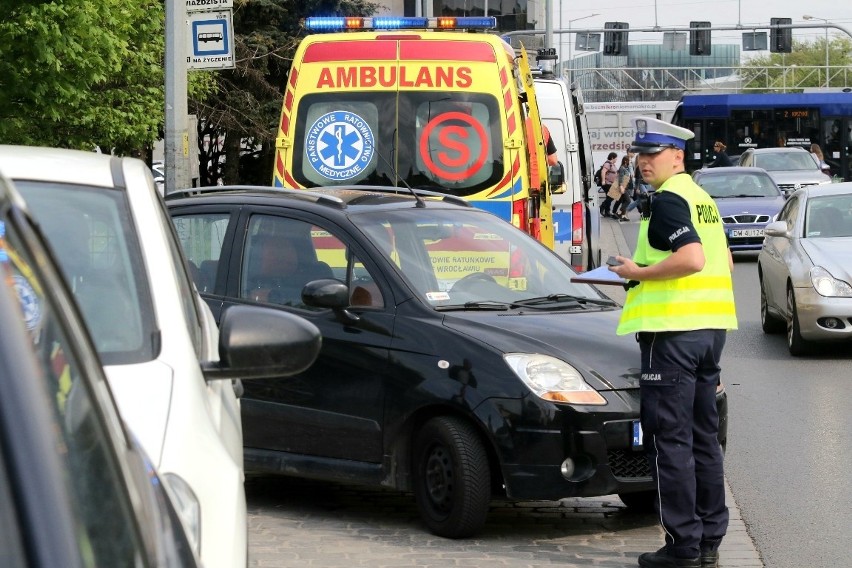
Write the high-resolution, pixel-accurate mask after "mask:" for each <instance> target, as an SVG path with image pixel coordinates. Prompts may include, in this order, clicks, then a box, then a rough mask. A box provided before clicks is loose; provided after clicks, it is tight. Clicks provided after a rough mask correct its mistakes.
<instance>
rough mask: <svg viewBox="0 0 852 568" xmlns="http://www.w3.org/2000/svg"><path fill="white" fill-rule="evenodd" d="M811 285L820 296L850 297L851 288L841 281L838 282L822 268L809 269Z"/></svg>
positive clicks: (851, 293)
mask: <svg viewBox="0 0 852 568" xmlns="http://www.w3.org/2000/svg"><path fill="white" fill-rule="evenodd" d="M811 284H813V287H814V290H816V291H817V293H818V294H819V295H820V296H826V297H829V298H831V297H842V298H849V297H852V286H850V285H849V284H848V283H847V282H844V281H843V280H838V279H837V278H835V277H834V276H832V275H831V273H830V272H829V271H828V270H826V269H825V268H823V267H822V266H814V267H813V268H811Z"/></svg>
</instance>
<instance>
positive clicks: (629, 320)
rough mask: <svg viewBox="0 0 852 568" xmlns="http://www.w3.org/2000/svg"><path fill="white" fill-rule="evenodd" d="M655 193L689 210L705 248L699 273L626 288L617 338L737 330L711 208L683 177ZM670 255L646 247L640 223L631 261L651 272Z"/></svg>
mask: <svg viewBox="0 0 852 568" xmlns="http://www.w3.org/2000/svg"><path fill="white" fill-rule="evenodd" d="M657 191H658V193H659V192H661V191H670V192H672V193H674V194H676V195H679V196H680V197H682V198H684V199H685V200H686V202H687V203H688V204H689V210H690V213H691V216H692V224H693V226H694V227H695V229H696V231H697V232H698V236H699V237H700V238H701V244H702V246H703V247H704V256H705V263H704V268H703V269H702V270H701V271H700V272H697V273H696V274H692V275H690V276H686V277H684V278H673V279H671V280H646V281H643V282H641V283H640V284H639V285H638V286H635V287H633V288H631V289H630V290H629V291H628V292H627V298H626V300H625V302H624V309H623V310H622V313H621V321H620V322H619V324H618V330H617V333H618V334H619V335H625V334H628V333H636V332H638V331H687V330H693V329H736V328H737V315H736V308H735V306H734V289H733V285H732V282H731V271H730V267H729V266H728V244H727V240H726V238H725V231H724V228H723V226H722V219H721V217H720V215H719V210H718V208H717V207H716V204H715V203H714V202H713V199H712V198H711V197H710V196H709V195H707V192H705V191H704V190H703V189H701V188H700V187H699V186H698V185H696V184H695V183H694V182H693V181H692V178H690V177H689V175H688V174H678V175H675V176H672V177H671V178H670V179H669V180H668V181H666V182H665V183H664V184H663V186H662V187H661V188H660V189H659V190H657ZM671 254H672V253H671V251H661V250H657V249H655V248H653V247H652V246H651V245H650V244H649V243H648V219H645V218H643V219H642V221H641V223H640V224H639V240H638V243H637V246H636V254H634V255H633V260H634V261H635V262H636V263H637V264H644V265H649V266H650V265H652V264H657V263H658V262H661V261H662V260H663V259H665V258H667V257H668V256H670V255H671Z"/></svg>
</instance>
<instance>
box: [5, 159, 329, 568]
mask: <svg viewBox="0 0 852 568" xmlns="http://www.w3.org/2000/svg"><path fill="white" fill-rule="evenodd" d="M0 171H3V172H4V173H5V174H6V175H7V176H8V177H9V178H11V179H12V180H13V181H14V182H15V184H16V186H17V188H18V190H19V192H20V193H21V194H22V195H23V197H24V199H25V200H26V202H27V204H28V207H29V209H30V210H31V211H32V214H33V217H34V218H35V219H36V221H37V223H38V224H39V226H40V228H41V230H42V232H43V234H44V235H45V236H46V237H47V240H48V242H49V244H50V246H51V248H52V249H53V253H54V256H55V257H56V260H57V261H58V264H59V265H60V267H61V269H62V271H63V275H64V277H65V279H66V281H67V283H68V285H69V288H71V290H72V291H73V293H74V296H75V299H76V300H77V303H78V304H79V306H80V308H81V312H82V314H83V317H84V319H85V321H86V325H87V327H88V328H89V331H90V334H91V336H92V338H93V340H94V343H95V347H96V348H97V350H98V355H99V356H100V359H101V362H102V364H103V365H104V369H105V371H106V374H107V378H108V381H109V385H110V389H111V390H112V391H113V394H114V396H115V399H116V402H117V404H118V407H119V411H120V413H121V416H122V418H123V419H124V421H125V422H126V423H127V425H128V426H129V427H130V429H131V431H132V432H133V433H134V434H135V436H136V437H137V438H138V439H139V441H140V443H141V445H142V447H143V448H144V450H145V451H146V453H147V454H148V455H149V456H150V458H151V460H152V461H153V462H154V465H155V467H156V468H157V470H158V471H159V473H160V475H161V477H162V478H163V480H164V482H165V483H166V485H167V487H168V489H169V490H170V494H171V495H172V498H173V500H174V501H175V505H176V507H177V509H178V511H179V512H180V514H181V516H182V519H183V521H184V524H185V525H186V527H187V529H188V532H189V535H190V538H191V539H192V540H193V541H194V542H193V544H194V546H195V547H196V549H197V551H198V552H199V556H200V558H201V561H202V563H203V564H204V566H205V567H206V568H217V567H221V568H234V567H241V566H245V565H246V561H247V514H246V501H245V490H244V487H243V481H244V474H243V448H242V428H241V423H240V408H239V401H238V399H237V397H236V395H235V387H238V386H239V382H238V381H237V382H235V380H236V379H238V378H240V379H251V378H266V377H271V376H276V375H277V376H281V375H282V373H281V371H282V370H283V371H284V373H283V374H284V375H288V374H292V373H295V372H300V371H302V370H304V369H306V368H307V367H308V366H310V364H311V363H312V362H313V360H314V358H315V357H316V354H317V352H318V350H319V344H320V338H319V332H318V331H317V329H316V327H315V326H313V324H310V323H308V322H307V321H305V320H303V319H301V318H299V317H296V316H292V315H289V316H287V317H284V318H282V317H281V316H282V315H283V313H282V312H280V311H273V310H269V309H266V308H263V309H259V310H258V309H255V308H253V307H248V306H238V309H237V310H228V311H227V312H226V313H225V314H224V317H223V319H222V322H221V335H220V333H219V330H218V329H217V328H216V324H215V320H214V319H213V317H212V313H211V312H210V309H209V308H208V307H207V305H206V303H205V302H204V301H202V300H201V299H200V297H199V295H198V292H197V291H196V290H195V288H194V286H193V284H192V280H191V279H190V277H189V275H188V274H187V264H186V262H185V261H184V258H183V255H182V253H181V251H180V247H179V245H178V241H177V236H176V234H175V232H174V228H173V226H172V224H171V222H170V221H169V218H168V216H167V214H166V211H165V207H164V205H163V202H162V199H161V197H160V196H159V195H158V192H157V189H156V187H155V185H154V180H153V179H152V176H151V171H150V170H149V169H148V168H147V167H146V166H145V164H144V163H143V162H142V161H140V160H136V159H133V158H119V157H115V156H109V155H103V154H96V153H88V152H80V151H74V150H58V149H48V148H33V147H18V146H0ZM220 357H221V361H220Z"/></svg>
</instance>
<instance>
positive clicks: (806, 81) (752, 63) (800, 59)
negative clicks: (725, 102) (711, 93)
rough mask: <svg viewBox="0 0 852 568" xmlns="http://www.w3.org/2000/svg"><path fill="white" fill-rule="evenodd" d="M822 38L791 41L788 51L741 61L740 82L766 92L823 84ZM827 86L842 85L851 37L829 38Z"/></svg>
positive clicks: (850, 62) (851, 62) (851, 59)
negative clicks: (790, 49) (761, 88)
mask: <svg viewBox="0 0 852 568" xmlns="http://www.w3.org/2000/svg"><path fill="white" fill-rule="evenodd" d="M825 55H826V42H825V39H822V38H820V39H817V40H816V41H814V42H813V43H807V42H799V41H794V42H793V51H792V53H768V54H767V55H764V56H760V57H755V58H752V59H750V60H749V61H748V62H747V63H744V64H743V66H742V67H741V69H740V74H741V75H742V76H743V78H744V83H745V84H747V85H751V86H758V85H765V87H766V90H767V91H776V90H779V89H782V88H785V87H789V88H787V90H788V91H789V90H793V85H795V89H796V90H801V89H802V88H805V87H825ZM828 58H829V86H832V85H835V84H836V85H837V86H846V83H847V80H848V79H847V77H848V75H849V73H852V68H850V67H852V38H849V37H846V36H844V37H835V38H829V42H828ZM843 68H846V69H845V73H844V69H843Z"/></svg>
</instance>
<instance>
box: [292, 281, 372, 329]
mask: <svg viewBox="0 0 852 568" xmlns="http://www.w3.org/2000/svg"><path fill="white" fill-rule="evenodd" d="M302 301H303V302H304V303H305V304H306V305H308V306H313V307H315V308H329V309H331V310H333V311H334V313H335V314H336V315H337V317H338V318H340V319H341V320H342V321H343V322H344V323H355V322H356V321H358V320H360V319H361V318H359V317H358V316H357V315H355V314H353V313H352V312H350V311H349V310H348V309H347V308H348V307H349V286H347V285H346V284H344V283H343V282H341V281H340V280H334V279H331V278H324V279H322V280H313V281H311V282H308V283H307V284H305V287H304V288H302Z"/></svg>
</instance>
